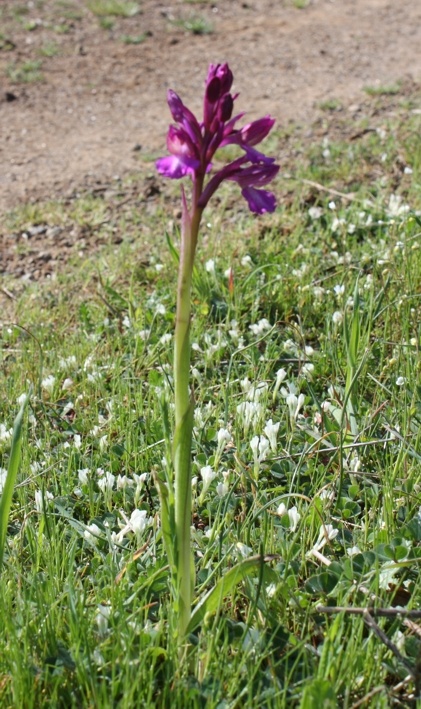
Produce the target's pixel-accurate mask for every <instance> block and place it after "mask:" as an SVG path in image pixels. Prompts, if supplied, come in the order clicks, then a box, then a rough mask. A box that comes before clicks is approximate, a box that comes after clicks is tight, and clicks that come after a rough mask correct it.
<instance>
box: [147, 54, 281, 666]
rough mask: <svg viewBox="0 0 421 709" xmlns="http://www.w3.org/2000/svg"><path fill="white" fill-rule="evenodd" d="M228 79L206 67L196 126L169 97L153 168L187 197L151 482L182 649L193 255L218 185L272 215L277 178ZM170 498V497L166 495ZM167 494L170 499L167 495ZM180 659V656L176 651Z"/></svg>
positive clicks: (188, 574)
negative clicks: (169, 433)
mask: <svg viewBox="0 0 421 709" xmlns="http://www.w3.org/2000/svg"><path fill="white" fill-rule="evenodd" d="M232 83H233V75H232V72H231V70H230V68H229V66H228V64H215V65H214V64H211V65H210V67H209V71H208V76H207V79H206V88H205V98H204V105H203V121H202V122H201V123H199V121H198V120H197V118H196V117H195V116H194V115H193V113H192V112H191V111H190V110H189V109H188V108H187V107H186V106H184V104H183V102H182V101H181V99H180V97H179V96H177V94H176V93H174V91H171V90H170V91H168V105H169V107H170V111H171V115H172V117H173V119H174V123H175V125H171V126H170V127H169V129H168V134H167V148H168V152H169V155H168V156H166V157H163V158H161V159H160V160H158V161H157V163H156V167H157V169H158V172H160V173H161V175H165V176H166V177H171V178H173V179H180V178H181V177H186V176H190V177H191V179H192V183H193V190H192V192H193V194H192V200H191V205H190V209H189V207H188V205H187V200H186V196H185V193H184V190H183V189H182V220H181V233H180V250H179V264H178V287H177V309H176V318H175V333H174V414H175V425H174V435H173V442H172V443H173V445H172V467H173V476H172V477H167V478H166V479H164V478H162V476H161V477H160V476H159V475H157V477H156V480H157V485H158V490H159V495H160V499H161V521H162V533H163V539H164V545H165V549H166V552H167V555H168V560H169V563H170V568H171V573H172V578H173V583H172V588H173V591H174V593H175V596H176V599H177V607H178V609H179V610H178V640H179V642H180V647H183V643H184V642H185V638H186V634H188V632H189V625H190V619H191V600H192V587H193V583H194V574H193V573H192V569H193V566H194V564H193V560H192V551H191V541H190V536H191V534H190V527H191V513H192V500H191V459H192V431H193V411H194V400H193V397H192V395H191V392H190V320H191V292H192V282H193V268H194V259H195V252H196V247H197V242H198V235H199V229H200V221H201V217H202V214H203V210H204V208H205V207H206V205H207V203H208V201H209V199H210V198H211V197H212V195H213V193H214V192H215V190H216V189H217V188H218V187H219V185H220V184H221V182H222V181H223V180H231V181H233V182H237V184H238V185H239V187H240V189H241V193H242V195H243V197H244V198H245V199H246V200H247V203H248V206H249V207H250V209H251V211H252V212H255V213H256V214H264V213H265V212H273V211H274V209H275V207H276V199H275V195H274V194H272V192H268V191H267V190H265V189H262V188H263V187H265V186H266V185H267V184H268V183H269V182H271V181H272V180H273V178H274V177H275V175H276V174H277V173H278V170H279V167H278V165H275V160H274V159H273V158H269V157H267V156H266V155H264V154H263V153H260V152H259V151H258V150H256V147H255V146H256V145H258V144H259V143H260V142H261V141H262V140H263V139H264V138H266V136H267V135H268V133H269V132H270V130H271V128H272V126H273V124H274V122H275V121H274V120H273V118H271V117H270V116H265V117H264V118H260V119H259V120H257V121H253V122H252V123H248V124H247V125H245V126H243V127H242V128H237V127H236V125H237V123H238V121H239V120H240V119H241V118H242V117H243V114H242V113H240V114H238V115H235V116H233V110H234V101H235V99H236V98H237V94H234V95H232V94H231V87H232ZM226 145H236V146H237V147H238V148H239V149H240V151H239V152H241V151H242V153H241V154H240V157H237V158H236V159H235V160H233V161H232V162H230V163H228V165H225V166H224V167H222V168H221V169H220V170H218V171H217V172H216V173H215V174H214V175H211V176H209V178H208V179H207V174H208V173H209V172H210V171H211V170H212V160H213V157H214V155H215V153H216V151H217V150H218V148H222V147H224V146H226ZM169 491H170V492H169ZM170 493H171V494H170ZM183 653H184V650H183Z"/></svg>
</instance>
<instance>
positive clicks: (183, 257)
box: [173, 180, 203, 642]
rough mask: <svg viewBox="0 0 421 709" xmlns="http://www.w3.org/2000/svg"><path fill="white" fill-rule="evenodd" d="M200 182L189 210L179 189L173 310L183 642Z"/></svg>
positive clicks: (190, 578)
mask: <svg viewBox="0 0 421 709" xmlns="http://www.w3.org/2000/svg"><path fill="white" fill-rule="evenodd" d="M202 182H203V181H202V180H197V181H196V182H195V184H194V191H193V205H192V211H191V214H190V213H189V211H188V208H187V204H186V199H185V196H184V192H183V223H182V233H181V248H180V262H179V271H178V290H177V313H176V324H175V340H174V392H175V433H174V444H173V445H174V448H173V456H174V474H175V485H174V497H175V537H176V539H175V542H176V544H175V546H176V569H177V579H176V592H177V596H178V599H177V600H178V606H179V607H178V639H179V642H183V640H184V637H185V634H186V629H187V626H188V624H189V621H190V616H191V601H192V589H193V585H194V566H193V560H192V554H191V545H190V526H191V447H192V431H193V412H194V402H193V399H192V397H191V395H190V387H189V383H190V317H191V286H192V276H193V265H194V257H195V253H196V245H197V237H198V233H199V226H200V220H201V217H202V209H200V208H199V207H198V206H197V202H198V199H199V196H200V194H201V191H202V186H203V185H202Z"/></svg>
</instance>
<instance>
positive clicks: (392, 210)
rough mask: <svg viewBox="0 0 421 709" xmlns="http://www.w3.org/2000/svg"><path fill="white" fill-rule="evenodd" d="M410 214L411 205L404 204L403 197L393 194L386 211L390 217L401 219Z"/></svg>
mask: <svg viewBox="0 0 421 709" xmlns="http://www.w3.org/2000/svg"><path fill="white" fill-rule="evenodd" d="M407 212H409V205H407V204H403V203H402V197H401V196H400V195H398V194H391V195H390V197H389V204H388V207H387V209H386V214H387V216H388V217H401V216H403V215H404V214H406V213H407Z"/></svg>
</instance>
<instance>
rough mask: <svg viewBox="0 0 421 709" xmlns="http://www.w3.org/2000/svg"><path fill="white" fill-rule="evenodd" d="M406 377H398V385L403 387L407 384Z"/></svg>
mask: <svg viewBox="0 0 421 709" xmlns="http://www.w3.org/2000/svg"><path fill="white" fill-rule="evenodd" d="M405 381H406V380H405V377H398V378H397V380H396V386H398V387H402V386H403V385H404V384H405Z"/></svg>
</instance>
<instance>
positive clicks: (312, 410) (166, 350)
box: [0, 97, 421, 709]
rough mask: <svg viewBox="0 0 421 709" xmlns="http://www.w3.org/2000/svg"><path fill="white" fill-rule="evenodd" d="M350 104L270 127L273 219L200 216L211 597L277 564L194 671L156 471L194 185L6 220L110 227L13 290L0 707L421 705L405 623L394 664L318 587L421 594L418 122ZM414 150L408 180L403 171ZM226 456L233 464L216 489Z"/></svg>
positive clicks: (338, 599)
mask: <svg viewBox="0 0 421 709" xmlns="http://www.w3.org/2000/svg"><path fill="white" fill-rule="evenodd" d="M378 100H379V99H378V97H376V102H377V101H378ZM414 101H415V106H418V105H419V99H418V98H417V97H415V99H414ZM329 120H330V121H331V122H330V124H329V125H328V128H329V129H328V130H327V133H328V135H329V140H328V141H326V140H325V141H323V140H321V139H320V140H314V141H313V143H311V144H308V141H307V142H306V140H305V138H304V135H303V132H301V133H300V131H299V130H298V129H297V131H296V132H289V133H288V134H285V133H284V134H281V133H278V135H275V137H274V138H271V141H268V143H270V146H269V147H268V150H267V152H268V153H271V152H272V153H274V154H275V151H278V150H279V149H282V150H284V151H285V153H288V155H289V156H290V157H289V163H288V164H284V166H283V169H284V170H285V172H288V174H289V177H281V178H279V181H278V183H277V185H276V186H275V187H274V189H275V191H276V192H277V193H278V194H279V196H280V206H279V209H278V211H277V212H276V213H275V214H274V215H271V216H268V217H266V218H261V219H258V220H257V219H254V218H252V217H251V216H250V215H249V213H248V212H247V211H246V209H245V205H244V204H243V203H242V200H241V197H240V196H239V194H238V193H236V192H235V187H234V186H233V185H228V186H226V187H225V188H224V189H223V190H221V192H220V193H219V202H218V201H217V200H214V201H213V203H212V204H211V205H210V206H209V208H208V210H207V214H206V218H205V220H204V227H203V232H202V239H201V244H200V248H199V254H198V261H197V268H196V273H195V281H194V318H193V322H192V341H193V343H194V347H193V382H194V394H195V400H196V414H195V436H194V475H195V476H197V478H198V479H197V482H196V485H195V487H194V488H193V505H194V517H193V525H194V532H193V551H194V555H195V564H196V591H195V596H196V597H197V598H201V597H203V596H204V595H205V593H206V592H207V591H208V590H209V589H210V588H212V586H213V585H214V584H215V583H216V582H217V580H218V579H219V578H221V577H223V576H224V574H226V573H227V572H228V570H229V569H230V568H232V566H234V564H235V563H236V562H237V561H238V560H240V559H241V558H242V557H243V555H248V554H260V553H265V554H269V555H270V554H272V555H273V557H274V558H273V561H271V562H270V563H267V564H266V566H265V567H264V568H262V569H261V570H260V571H259V572H257V573H256V574H255V575H252V576H251V577H249V578H246V579H245V580H244V581H243V582H242V583H241V584H239V585H238V586H237V587H236V589H235V590H234V591H231V592H230V593H229V594H227V595H226V596H225V597H223V598H221V599H220V604H219V607H218V609H217V612H216V613H215V614H213V615H210V616H209V617H205V619H204V620H203V623H202V625H201V627H200V628H199V629H197V630H195V633H194V636H193V637H192V638H191V641H192V642H191V647H190V656H189V658H188V661H186V662H185V663H184V664H183V665H180V663H179V658H178V654H177V650H176V643H175V640H174V634H173V633H174V626H175V623H174V614H173V613H174V612H173V609H172V607H171V602H170V598H171V595H170V589H169V585H168V579H169V574H168V568H167V560H166V559H165V557H164V555H163V546H162V538H161V534H160V527H159V506H158V498H157V491H156V488H155V486H154V483H153V473H154V471H159V470H160V469H161V467H162V465H163V464H164V463H163V458H164V456H167V457H168V455H169V453H168V449H167V448H166V444H165V427H164V425H163V409H162V400H163V397H165V398H166V400H167V401H168V402H171V397H172V380H171V360H172V352H171V337H172V333H173V329H174V301H175V283H176V255H175V254H174V252H171V250H170V249H169V248H168V245H167V242H166V240H165V237H164V233H165V231H166V230H168V229H169V237H170V239H171V240H172V241H173V242H174V244H175V245H177V225H174V224H173V221H172V220H173V215H174V210H176V209H177V208H178V204H179V202H178V189H179V185H178V184H175V183H170V182H168V183H167V182H163V183H162V190H163V192H164V198H161V202H159V201H156V202H155V203H153V202H152V203H151V202H150V201H147V200H146V199H143V197H142V194H143V192H142V189H141V181H140V180H137V181H136V178H133V180H128V181H126V182H125V183H124V184H123V185H122V186H121V190H120V192H121V195H122V201H123V202H124V204H122V205H121V207H120V208H118V207H115V206H114V205H111V204H109V203H108V202H107V201H106V200H105V199H103V198H101V197H98V196H94V195H89V194H87V195H84V196H82V197H80V198H78V199H76V200H74V201H70V202H69V201H68V202H66V203H64V202H63V203H60V202H49V203H45V204H37V205H27V206H25V207H24V208H22V209H20V210H17V211H15V212H14V213H10V214H9V215H6V217H5V219H4V220H3V227H2V228H3V230H4V232H5V233H6V232H7V233H9V232H13V233H20V232H21V231H24V230H25V229H26V228H28V227H29V226H31V225H34V224H48V225H49V226H54V225H61V226H63V227H64V228H66V229H67V230H68V231H69V233H70V232H71V230H72V229H81V230H82V231H83V234H84V235H85V237H86V234H88V237H86V238H89V234H91V233H95V238H96V240H100V241H101V242H102V244H103V246H102V247H101V248H99V249H98V251H97V252H96V253H95V257H89V255H88V254H87V253H86V254H85V255H83V253H82V254H80V253H79V251H80V249H78V246H77V244H76V245H75V249H74V252H73V255H72V257H71V259H70V261H69V263H68V267H67V270H66V272H64V273H60V274H59V275H58V277H57V280H55V281H54V280H51V281H48V282H44V283H39V284H33V285H26V286H22V284H20V283H19V282H15V281H14V280H13V279H12V278H8V279H6V281H5V285H6V286H7V288H8V289H9V290H10V289H11V290H12V291H13V292H14V293H15V294H16V298H17V300H16V301H15V302H11V301H10V304H9V308H10V311H9V312H8V313H7V315H6V314H5V313H3V318H4V326H3V328H2V330H1V350H0V357H1V370H2V372H3V374H4V378H3V381H2V384H3V385H2V387H1V389H0V468H1V469H2V471H4V470H6V469H7V467H8V463H9V454H10V445H11V432H10V429H11V428H12V425H13V420H14V418H15V415H16V413H17V412H18V410H19V403H18V397H20V395H21V394H23V393H24V392H29V390H30V387H32V394H31V397H30V402H29V407H28V411H27V414H26V418H25V423H24V427H23V438H22V441H23V444H22V463H21V467H20V472H19V476H18V483H17V486H16V488H15V494H14V497H13V503H12V508H11V512H10V519H9V525H8V534H7V542H6V549H5V556H4V567H3V571H2V589H3V590H2V603H1V604H0V628H1V631H0V704H1V705H2V706H4V707H12V706H13V707H14V706H24V707H39V706H53V707H80V706H95V707H96V706H98V707H117V706H118V707H121V708H127V709H130V708H131V707H133V706H145V707H163V708H165V707H168V706H171V707H180V709H181V708H183V709H184V708H185V707H198V708H199V707H214V708H215V709H216V707H220V708H221V707H230V708H234V707H247V708H252V707H268V708H273V709H277V708H278V707H285V708H288V709H289V708H290V707H297V708H300V709H307V707H318V706H324V707H328V706H332V707H335V706H340V707H346V708H348V709H350V708H351V707H352V706H354V705H355V704H357V703H358V702H363V703H362V704H361V706H370V707H375V708H376V709H377V708H378V709H380V708H383V707H387V706H393V705H394V704H396V705H397V706H399V705H401V706H410V705H411V699H410V695H411V693H413V692H414V682H413V680H412V679H407V677H408V670H407V667H406V666H405V664H404V662H403V661H406V662H407V663H409V665H410V666H415V665H416V662H417V657H418V656H419V652H420V639H419V637H418V636H417V634H414V633H412V631H411V629H410V628H409V627H408V625H407V624H405V620H404V618H403V617H389V618H375V620H376V622H377V624H378V625H379V627H380V628H381V629H382V630H383V632H384V633H385V634H386V636H387V637H388V638H389V639H390V640H391V641H392V642H394V643H395V645H397V646H398V648H399V652H400V653H401V658H397V657H395V656H394V655H393V653H392V652H391V651H390V649H389V648H388V647H387V646H386V645H385V644H384V642H382V641H381V640H380V639H379V637H378V636H377V635H376V634H375V633H374V632H373V631H372V630H370V629H369V628H368V627H367V626H366V624H365V623H364V620H363V618H362V617H361V616H356V615H351V614H349V613H341V614H339V615H337V616H334V615H328V614H326V613H322V612H320V611H319V610H318V606H319V604H322V605H331V606H345V607H355V606H357V607H364V606H366V605H367V604H370V605H375V606H378V607H384V608H391V607H392V606H394V605H397V604H399V605H401V606H403V607H404V608H408V609H419V607H420V601H421V584H420V573H419V568H420V558H421V546H420V542H421V521H420V495H419V491H420V485H421V472H420V471H421V468H420V449H421V445H420V444H421V404H420V401H421V367H420V348H421V330H420V322H421V318H420V316H421V298H420V292H421V248H420V247H419V245H420V233H421V220H420V215H419V210H420V209H421V190H420V172H419V170H420V143H419V135H420V127H421V125H420V123H421V119H420V116H419V115H417V114H410V113H409V112H408V111H406V110H402V111H401V113H399V115H398V116H397V117H395V118H391V119H390V120H388V119H386V118H385V115H381V116H380V118H379V119H378V120H379V123H378V124H376V122H375V120H376V119H375V118H373V119H372V120H370V121H369V122H368V123H362V124H361V125H358V126H356V125H354V124H349V125H346V124H345V123H340V120H342V119H340V118H339V117H338V115H337V114H335V115H334V116H332V117H331V118H330V119H329ZM367 125H368V127H370V128H373V127H374V130H371V131H369V132H364V131H365V129H366V128H367ZM376 127H378V128H379V130H376ZM346 131H348V133H347V132H346ZM351 136H357V137H352V139H351ZM291 156H293V157H291ZM384 156H386V157H384ZM398 157H399V159H400V161H401V162H402V160H404V161H405V163H406V165H407V166H408V167H410V168H411V169H412V173H404V172H402V171H401V172H400V173H399V181H398V182H397V181H396V161H397V158H398ZM326 190H330V191H326ZM333 191H336V192H339V193H341V194H343V195H348V198H346V197H342V198H341V197H340V196H338V195H337V194H336V192H333ZM125 194H127V195H128V196H130V195H131V194H132V195H133V200H132V201H131V200H129V201H128V202H127V201H126V199H125ZM396 195H397V196H396ZM159 199H160V198H158V200H159ZM406 206H408V208H406ZM169 224H170V226H169ZM116 235H118V236H120V237H121V243H120V244H119V245H116V244H115V243H114V239H115V237H116ZM21 248H22V249H26V248H29V246H28V244H25V243H24V244H23V246H22V247H21ZM31 248H33V246H32V245H31ZM172 253H173V255H171V254H172ZM229 268H232V270H233V278H232V280H231V282H230V281H229V279H228V277H227V275H226V271H227V269H229ZM8 302H9V301H8ZM15 324H17V325H19V327H17V326H16V325H15ZM281 370H284V372H285V374H284V375H283V374H282V373H280V371H281ZM283 376H284V378H283V379H282V377H283ZM299 394H302V395H303V397H302V399H298V397H299ZM288 396H289V397H290V398H288V399H287V397H288ZM293 396H295V397H296V399H294V398H293ZM246 412H248V418H247V416H246ZM170 414H171V411H170ZM270 419H271V420H272V422H273V423H274V424H279V427H278V431H277V434H276V443H275V442H273V447H274V448H273V449H271V448H269V449H268V450H266V452H265V453H264V455H263V457H262V460H260V461H259V459H258V454H259V445H257V450H256V447H255V444H256V441H254V442H253V446H254V447H255V451H256V455H257V457H256V455H255V454H254V453H253V450H252V447H251V445H250V443H251V441H252V439H253V437H255V436H259V437H260V436H265V437H267V436H269V431H270V426H269V427H268V425H267V423H268V421H269V420H270ZM221 428H225V429H227V430H228V431H229V435H230V440H229V441H226V442H225V444H223V445H222V447H221V446H220V447H218V431H219V430H220V429H221ZM265 428H266V433H265ZM272 435H273V433H272ZM259 442H260V444H261V446H262V449H263V450H264V449H265V441H264V440H262V439H260V441H259ZM205 466H211V467H212V468H213V470H214V472H215V473H216V477H215V479H214V480H213V481H212V482H211V484H210V487H209V488H208V489H207V491H206V492H204V493H203V484H202V481H201V472H200V471H201V469H202V468H204V467H205ZM101 471H103V472H101ZM107 473H108V474H111V475H113V476H115V477H114V479H112V478H110V477H108V481H109V482H110V483H111V482H112V483H113V484H112V489H107V486H106V484H105V483H104V482H103V481H104V480H105V481H106V480H107V477H106V476H107ZM118 476H120V477H118ZM0 480H1V481H4V473H3V472H1V474H0ZM117 480H118V481H119V484H118V485H117ZM224 486H226V487H224ZM281 504H283V505H285V507H281ZM294 508H295V509H294ZM135 510H138V511H140V512H141V513H142V514H140V512H138V513H137V514H138V517H137V519H138V526H137V527H135V529H130V528H128V529H127V530H126V531H125V532H124V533H123V530H124V528H125V527H126V525H127V524H128V522H127V520H130V518H131V515H132V514H133V512H134V511H135ZM139 515H140V516H139ZM139 520H140V522H139ZM322 524H323V525H325V533H326V536H325V534H324V533H323V531H321V525H322ZM93 525H96V527H94V526H93ZM327 525H331V526H330V527H328V526H327ZM332 530H337V531H332ZM327 532H330V534H329V535H328V536H329V537H330V538H329V539H328V536H327ZM314 552H316V554H315V553H314ZM417 622H418V621H417ZM402 658H403V661H402ZM364 697H367V699H365V700H364V701H363V698H364Z"/></svg>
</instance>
